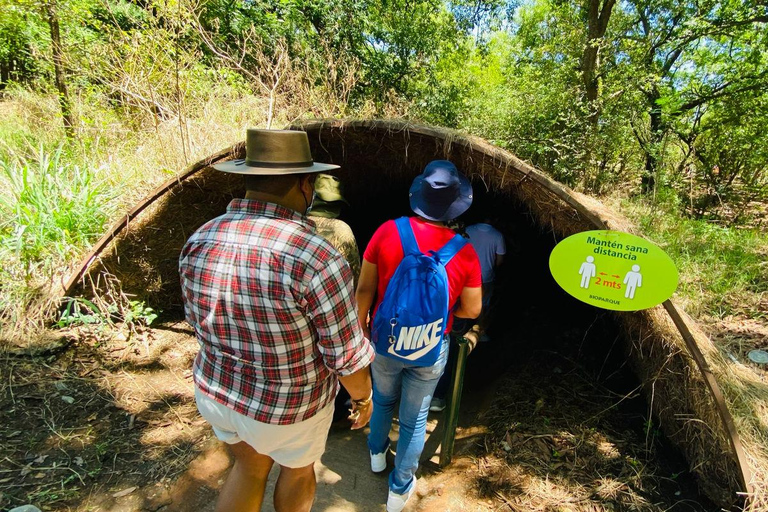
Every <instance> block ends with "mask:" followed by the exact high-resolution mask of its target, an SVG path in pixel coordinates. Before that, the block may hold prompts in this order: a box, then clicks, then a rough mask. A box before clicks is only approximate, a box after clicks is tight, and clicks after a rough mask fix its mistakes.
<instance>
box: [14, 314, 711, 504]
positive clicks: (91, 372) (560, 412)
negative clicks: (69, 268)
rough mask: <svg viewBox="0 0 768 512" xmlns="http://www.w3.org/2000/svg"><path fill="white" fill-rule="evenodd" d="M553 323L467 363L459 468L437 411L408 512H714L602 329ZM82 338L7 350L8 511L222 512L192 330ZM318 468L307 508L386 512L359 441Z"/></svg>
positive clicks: (504, 333)
mask: <svg viewBox="0 0 768 512" xmlns="http://www.w3.org/2000/svg"><path fill="white" fill-rule="evenodd" d="M534 304H535V303H534ZM551 306H552V310H555V311H564V310H565V309H564V308H561V307H559V306H558V305H557V304H551ZM505 307H506V309H505V310H510V311H511V310H513V307H512V306H511V305H505ZM550 311H551V310H544V309H541V308H537V307H535V306H522V307H521V306H518V307H517V308H516V309H515V318H516V319H518V320H517V322H516V324H515V325H514V328H513V329H499V330H498V331H497V332H495V333H494V331H493V330H491V334H492V336H493V337H494V340H493V341H492V342H491V343H489V344H481V345H480V346H479V347H478V349H477V350H476V351H475V352H474V353H473V354H472V355H471V356H470V359H469V362H468V367H467V374H466V379H465V383H464V384H465V387H464V396H463V399H462V402H461V409H460V417H459V425H458V430H457V441H456V449H455V453H454V462H453V464H452V465H451V466H449V467H448V468H446V469H445V470H442V471H441V470H439V469H438V468H437V454H438V453H439V452H438V450H439V440H440V439H441V438H442V435H441V423H440V416H441V415H439V414H431V417H430V422H429V425H428V430H429V433H430V437H429V438H428V440H427V445H426V448H425V453H424V458H425V459H426V460H425V461H424V462H423V463H422V466H421V469H420V472H419V474H418V476H419V483H418V490H417V494H416V495H415V496H414V498H412V500H413V502H412V504H410V505H409V507H408V509H407V511H408V510H410V511H416V510H423V511H428V512H443V511H485V510H512V511H520V512H522V511H526V512H545V511H546V512H598V511H619V510H637V511H644V512H655V511H658V510H670V511H676V510H680V511H686V512H687V511H707V510H713V509H712V508H711V506H710V505H711V504H707V503H706V502H705V501H701V500H700V496H698V495H697V493H696V489H695V482H693V481H692V479H691V477H690V474H688V473H687V468H686V467H685V464H684V461H682V462H681V461H671V462H670V461H664V460H662V459H663V458H664V455H666V452H667V451H668V447H667V446H666V445H664V444H663V442H662V439H661V435H660V433H659V432H658V431H657V429H656V427H655V425H654V424H653V423H652V421H651V420H649V419H648V418H647V417H646V415H647V406H646V405H644V401H643V400H642V398H640V397H639V395H638V392H637V389H636V383H632V382H631V381H629V380H626V381H625V380H624V379H625V377H623V376H622V375H625V374H626V373H627V369H626V368H623V367H624V366H625V358H624V357H623V355H622V354H621V351H619V350H617V349H616V348H615V345H616V344H617V339H618V338H617V335H616V333H615V332H614V331H611V330H610V325H609V324H610V323H609V322H606V320H605V318H607V317H604V316H598V317H595V316H594V314H593V315H591V316H590V315H587V314H583V313H584V312H583V311H580V310H579V311H576V313H578V314H574V315H570V316H564V315H561V316H560V317H559V318H558V321H557V322H555V321H552V318H550V316H549V312H550ZM79 334H80V337H79V338H78V340H77V341H76V342H74V343H73V344H72V345H71V346H70V347H69V348H67V349H65V350H63V351H62V352H58V353H54V354H47V355H39V356H36V357H20V356H13V355H11V354H0V375H2V379H0V391H2V393H0V397H2V402H1V403H0V440H2V443H0V510H6V509H9V508H12V507H13V506H18V505H21V504H24V503H32V504H35V505H37V506H39V507H40V508H41V509H43V510H44V511H65V510H66V511H78V512H79V511H83V512H85V511H96V510H98V511H110V512H138V511H151V512H154V511H190V512H192V511H194V512H198V511H201V512H205V511H210V510H213V505H214V502H215V498H216V495H217V490H218V488H219V487H220V486H221V484H222V482H223V479H224V477H225V475H226V472H227V470H228V468H229V465H230V463H231V461H230V459H229V457H228V455H227V453H226V450H225V449H224V447H223V446H221V444H220V443H218V442H217V441H216V440H215V439H214V438H213V436H212V433H211V431H210V429H209V427H208V426H207V425H206V423H205V422H204V421H203V420H202V419H201V418H200V417H199V414H198V413H197V410H196V407H195V404H194V395H193V384H192V380H191V371H190V368H191V364H192V360H193V358H194V355H195V353H196V352H197V343H196V342H195V340H194V338H193V336H192V331H191V329H190V328H189V326H187V325H186V324H185V323H184V322H181V321H179V322H176V323H167V324H164V325H161V326H157V328H156V329H153V330H152V331H151V332H150V331H147V332H140V333H133V334H132V335H131V336H130V337H125V336H111V337H107V338H105V337H104V335H105V333H103V332H99V331H98V328H94V330H93V332H91V333H90V334H89V333H88V332H87V331H86V332H80V333H79ZM613 381H615V382H613ZM630 403H634V404H635V405H633V406H631V407H625V406H627V405H629V404H630ZM390 468H391V461H390ZM317 471H318V488H317V501H316V505H315V507H314V509H313V510H315V511H360V512H364V511H368V510H370V511H382V510H384V503H385V500H386V494H387V482H386V473H385V474H380V475H375V474H372V473H371V471H370V469H369V460H368V455H367V449H366V446H365V432H360V431H358V432H352V431H350V430H349V428H348V426H347V425H345V424H343V423H336V424H334V426H333V427H332V430H331V432H330V435H329V440H328V447H327V452H326V454H325V455H324V456H323V458H322V461H321V464H319V465H318V467H317ZM272 478H274V475H273V477H272ZM272 487H273V485H272V484H270V486H269V488H270V489H271V488H272ZM264 510H266V511H268V510H272V507H271V496H268V497H267V499H266V500H265V507H264Z"/></svg>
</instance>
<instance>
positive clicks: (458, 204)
mask: <svg viewBox="0 0 768 512" xmlns="http://www.w3.org/2000/svg"><path fill="white" fill-rule="evenodd" d="M408 196H409V197H410V201H411V210H413V211H414V213H416V214H417V215H420V216H422V217H424V218H426V219H429V220H436V221H440V222H445V221H449V220H453V219H455V218H456V217H458V216H459V215H461V214H462V213H464V212H465V211H467V209H468V208H469V207H470V205H471V204H472V184H471V183H469V180H468V179H467V177H466V176H464V175H463V174H461V173H460V172H459V170H458V169H456V166H455V165H453V163H451V162H449V161H448V160H432V161H431V162H429V163H428V164H427V166H426V167H425V168H424V172H422V173H421V174H419V175H418V176H416V178H414V180H413V184H412V185H411V190H410V191H409V194H408Z"/></svg>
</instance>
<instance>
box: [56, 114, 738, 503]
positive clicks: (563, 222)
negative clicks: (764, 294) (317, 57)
mask: <svg viewBox="0 0 768 512" xmlns="http://www.w3.org/2000/svg"><path fill="white" fill-rule="evenodd" d="M301 127H302V128H303V129H305V130H306V131H307V132H308V134H309V137H310V143H311V145H312V151H313V156H314V158H315V159H316V160H317V161H323V162H333V163H339V164H341V166H342V168H341V169H340V171H339V173H338V175H339V177H340V178H341V180H342V182H343V183H344V186H345V196H346V198H347V200H348V201H349V203H350V208H349V210H348V211H347V212H346V215H345V216H344V220H346V221H347V222H348V223H349V224H350V226H351V227H352V229H353V231H354V232H355V235H356V237H357V241H358V244H359V246H360V248H361V251H362V250H363V249H364V248H365V246H366V244H367V242H368V240H369V239H370V237H371V235H372V234H373V232H374V230H375V229H376V228H377V227H378V226H379V225H380V224H381V223H382V222H384V221H386V220H388V219H391V218H394V217H397V216H401V215H405V214H408V213H409V212H410V210H409V207H408V196H407V190H408V187H409V185H410V182H411V180H412V179H413V177H414V176H415V175H417V174H418V173H419V172H421V170H422V169H423V167H424V165H425V164H426V163H427V162H429V161H430V160H433V159H436V158H447V159H450V160H452V161H454V162H455V163H456V164H457V166H458V167H459V168H460V169H462V170H463V171H464V172H465V173H466V174H467V175H468V176H469V177H470V178H471V179H472V182H473V187H474V191H475V198H474V206H473V208H472V209H470V211H469V212H468V213H467V214H466V215H465V217H466V219H465V220H466V221H467V222H468V223H471V222H472V221H473V220H477V219H476V217H477V216H478V215H480V214H481V210H482V211H483V212H489V213H490V215H491V216H492V217H493V218H494V219H495V220H494V222H495V224H496V226H497V227H498V228H499V229H500V230H501V231H502V232H503V233H504V234H505V237H506V238H507V241H508V249H509V251H508V253H509V256H508V257H507V259H506V262H505V264H504V266H503V267H502V269H501V270H500V274H499V278H498V287H497V291H496V297H497V299H496V301H495V302H496V305H495V316H494V321H493V323H492V324H491V327H490V329H489V332H490V334H491V337H492V341H491V342H489V343H485V344H481V345H480V346H479V347H478V349H477V350H476V351H475V353H473V354H472V355H471V357H470V361H469V364H468V369H467V376H466V381H465V399H464V400H463V402H462V408H463V411H462V413H463V414H462V419H461V422H460V427H469V425H468V424H467V422H474V421H481V422H483V423H485V424H486V425H487V426H488V429H489V437H488V439H490V440H491V441H486V444H488V442H490V443H491V445H489V446H486V448H487V450H489V451H493V450H494V449H496V452H497V453H498V454H499V456H500V457H498V458H497V459H498V460H500V461H503V460H504V459H505V458H507V459H508V461H509V460H518V461H523V462H524V464H523V467H530V466H535V465H536V464H539V465H540V466H541V467H542V468H544V473H545V474H548V472H549V471H552V472H553V475H554V476H557V473H558V471H560V472H561V473H562V472H563V471H565V472H570V473H569V476H566V477H563V478H564V480H574V481H575V482H576V483H577V484H578V485H582V486H583V487H584V488H585V489H587V490H588V491H589V492H591V493H592V494H595V495H597V496H602V494H601V493H607V494H606V496H608V497H607V498H606V500H607V501H610V500H611V499H613V498H611V493H616V494H617V495H618V494H621V493H622V492H624V493H625V494H632V493H630V492H629V491H627V490H626V487H622V482H614V481H612V482H607V481H606V482H597V483H596V484H595V486H594V488H590V487H589V486H588V485H585V484H584V482H586V481H587V480H590V479H591V481H598V480H600V478H598V477H597V475H601V474H604V473H605V472H608V473H609V475H610V473H611V472H616V474H614V475H612V476H614V477H617V478H618V477H620V476H621V473H622V472H626V471H627V466H626V464H624V463H621V461H624V462H627V461H629V464H630V466H632V465H633V464H636V468H637V469H638V470H640V469H642V464H643V462H642V460H641V459H643V458H645V459H647V460H657V459H658V460H659V464H658V466H659V467H660V468H662V469H661V471H662V472H664V471H667V472H668V473H669V474H668V475H659V478H658V479H657V480H658V482H657V483H658V485H655V484H654V485H653V486H652V487H654V489H655V490H652V489H648V488H647V487H644V486H643V485H639V484H638V485H637V486H636V487H637V489H636V491H637V492H635V493H634V494H632V496H635V497H637V496H639V497H640V498H637V499H641V498H642V499H648V500H651V502H653V499H656V500H657V501H658V500H661V501H662V502H665V503H667V505H668V506H670V505H673V504H674V503H675V502H676V501H679V499H678V498H677V497H676V496H678V497H679V496H684V497H685V498H692V499H694V500H695V501H702V502H703V501H704V500H703V498H700V497H698V496H696V494H697V493H696V491H695V489H694V487H695V486H694V485H693V484H692V483H691V481H685V474H687V473H688V472H687V471H686V468H694V469H693V470H692V474H693V475H695V478H696V482H697V483H698V485H699V487H700V489H701V490H702V491H703V493H704V494H706V495H707V496H708V497H709V498H710V499H712V500H714V501H715V502H716V503H717V504H718V505H719V506H724V507H730V506H732V505H733V504H734V503H736V502H737V499H736V492H737V491H739V490H741V486H740V484H739V478H738V467H737V464H736V462H735V461H734V458H733V455H732V454H731V453H730V449H729V447H728V443H727V441H726V439H725V435H724V434H723V433H722V432H721V431H720V429H719V428H718V426H717V424H718V421H719V420H718V416H717V412H716V411H715V410H714V409H715V407H714V404H713V403H712V400H711V399H710V398H709V397H708V396H707V394H706V390H705V388H704V386H703V385H702V381H701V378H700V377H697V375H696V373H695V372H694V371H691V369H690V367H691V361H690V360H689V359H688V358H686V357H685V355H684V354H683V353H682V351H681V350H680V347H679V344H678V345H675V344H674V343H672V342H670V338H671V335H670V334H669V328H668V327H666V326H664V325H661V324H662V322H659V321H658V319H657V318H656V317H655V316H654V315H652V314H649V313H634V314H631V313H630V314H622V315H615V314H610V313H608V312H602V311H600V310H597V309H595V308H592V307H589V306H586V305H584V304H582V303H580V302H578V301H576V300H575V299H571V298H570V297H568V296H567V295H566V294H565V293H564V292H562V291H561V290H560V289H559V288H558V287H557V285H556V284H555V283H554V281H553V280H552V278H551V277H550V274H549V271H548V268H547V261H548V255H549V252H550V251H551V249H552V247H554V245H555V243H556V242H557V241H558V240H559V239H561V238H562V237H563V236H567V235H568V234H571V233H573V232H578V231H583V230H586V229H595V228H594V226H595V224H596V222H597V221H602V222H603V223H606V224H609V225H610V227H611V228H612V229H628V227H626V225H625V224H624V223H623V221H621V219H618V218H616V217H615V216H613V215H612V214H611V213H610V212H608V211H606V210H605V209H603V208H601V207H600V206H599V205H597V204H596V203H594V202H592V201H590V200H589V199H588V198H584V197H578V196H575V195H570V194H568V195H566V196H564V195H563V194H556V193H553V191H558V190H562V188H561V187H559V186H558V185H557V184H554V183H553V182H551V180H548V179H547V178H545V177H543V175H541V174H540V173H538V172H536V171H535V170H533V169H531V168H530V167H529V166H527V165H525V164H524V163H522V162H520V161H519V160H517V159H516V158H514V157H513V156H512V155H509V153H506V152H504V151H502V150H499V149H498V148H494V147H493V146H490V145H488V144H487V143H484V142H483V141H480V140H477V139H470V138H465V137H461V136H457V135H456V134H453V133H452V132H448V131H445V130H438V129H432V128H427V127H414V126H410V125H405V124H402V123H393V122H357V123H347V124H344V123H340V122H331V123H308V124H305V125H303V126H301ZM242 153H243V147H242V145H236V146H234V147H233V148H231V149H229V150H226V151H223V152H221V153H219V154H217V155H214V156H212V157H211V158H209V159H207V160H206V161H203V162H199V163H198V164H196V165H195V166H193V167H192V168H190V169H189V170H188V172H187V173H185V174H184V175H183V176H181V177H179V178H178V180H177V182H175V183H169V184H167V186H166V187H165V188H164V189H161V190H160V191H158V192H157V193H156V194H155V198H156V199H157V200H156V201H153V202H148V203H147V204H146V205H140V206H139V207H137V208H136V209H135V210H134V211H133V212H132V214H131V216H130V218H131V220H130V222H127V221H126V222H124V223H123V224H122V227H123V229H121V230H118V231H116V232H115V236H114V237H109V236H108V237H105V238H104V239H103V240H102V242H101V243H100V244H99V245H97V246H96V248H95V249H94V252H93V253H92V255H90V256H89V257H88V258H86V261H84V264H83V267H82V272H78V273H76V275H75V276H74V278H73V280H72V281H71V282H70V283H69V285H68V286H67V291H66V293H65V294H66V295H68V296H76V295H91V294H92V291H93V290H94V289H95V290H99V291H100V292H101V293H106V294H115V293H118V292H119V291H121V292H122V293H126V294H130V295H133V296H135V297H136V298H138V299H139V300H144V301H145V302H146V303H147V304H148V305H150V306H152V307H154V308H156V309H160V310H163V312H164V314H165V315H166V316H168V317H177V318H178V316H179V315H180V314H181V302H180V293H179V285H178V274H177V270H176V266H177V260H178V254H179V252H180V250H181V247H182V245H183V244H184V242H185V241H186V238H187V237H188V236H189V234H191V232H192V231H194V230H195V229H196V228H197V227H198V226H199V225H201V224H202V223H203V222H205V221H206V220H208V219H210V218H213V217H214V216H216V215H219V214H220V213H222V212H223V211H224V209H225V207H226V204H227V203H228V202H229V200H230V199H231V198H232V197H237V196H241V195H242V193H243V189H242V183H241V181H240V178H239V176H233V175H227V174H224V173H218V172H216V171H214V170H213V169H212V168H210V167H209V164H210V163H212V162H214V161H218V160H222V159H229V158H233V157H239V156H242ZM574 201H578V202H579V203H580V204H578V205H575V204H574ZM584 205H587V206H586V207H584ZM577 206H580V207H577ZM94 262H95V263H94ZM86 268H87V271H86ZM683 350H684V349H683ZM630 368H631V369H632V370H633V371H630ZM660 368H665V369H666V371H665V376H664V377H661V376H660V375H661V372H660V371H659V369H660ZM639 382H644V384H645V390H646V392H647V391H648V389H649V387H651V386H652V388H653V393H654V395H653V396H654V401H653V405H652V407H653V415H652V414H651V413H650V411H649V405H648V404H647V403H646V402H645V401H644V400H643V399H642V398H640V396H639V390H640V388H641V386H640V384H639ZM496 388H498V389H496ZM494 397H495V398H494ZM483 401H485V403H484V404H481V402H483ZM486 409H487V410H486ZM481 410H486V411H485V414H484V415H483V416H482V417H481V418H480V419H479V420H478V419H477V418H475V416H474V415H473V414H472V413H473V412H477V411H481ZM681 415H684V417H685V418H686V419H691V418H694V419H695V418H699V419H701V421H685V422H681V421H680V420H679V417H681ZM462 422H463V423H462ZM707 424H709V426H707ZM573 425H585V426H584V428H583V429H575V430H574V429H571V430H569V428H570V427H571V426H573ZM659 425H660V426H661V428H662V429H663V430H664V431H665V432H666V433H667V434H668V438H664V439H662V437H663V436H661V435H660V432H659V428H658V427H659ZM702 425H703V426H702ZM602 426H605V428H606V429H607V430H606V431H610V432H611V434H610V435H608V436H607V437H606V436H603V437H601V436H600V435H598V434H599V432H597V431H598V430H599V429H600V428H602ZM590 429H591V430H590ZM578 436H581V438H579V439H576V437H578ZM532 441H533V442H532ZM614 441H615V442H614ZM670 441H671V444H669V442H670ZM494 443H495V444H494ZM606 443H607V444H606ZM638 445H639V446H638ZM672 445H674V446H676V447H678V448H679V449H680V452H681V453H682V455H681V456H680V457H684V458H685V460H683V459H682V458H680V459H676V458H675V457H674V456H673V457H671V458H670V459H669V460H667V459H666V458H664V457H661V455H663V454H666V453H671V452H673V451H675V450H671V449H670V448H669V446H672ZM621 446H631V447H632V448H631V449H630V450H629V451H625V450H622V449H621ZM463 447H464V448H466V443H465V444H464V445H462V444H461V443H460V442H457V450H458V451H461V450H462V449H464V448H463ZM584 447H586V448H587V449H588V452H589V453H590V454H593V455H594V457H593V459H594V460H592V462H590V463H589V464H586V466H585V465H583V464H582V465H578V464H576V465H574V464H573V461H574V460H578V459H580V458H581V457H582V456H583V455H584V453H585V452H584ZM635 448H637V449H635ZM499 449H500V450H501V451H499ZM601 450H603V451H605V452H606V453H602V452H601ZM643 451H644V455H643V454H641V453H640V452H643ZM595 454H596V455H595ZM587 458H589V457H587ZM662 458H663V459H664V460H661V459H662ZM595 461H597V462H595ZM633 461H634V462H633ZM510 468H511V466H509V465H507V469H506V471H501V472H500V473H498V474H497V473H495V472H494V471H492V468H491V469H489V472H488V473H487V474H486V475H485V476H482V477H479V480H478V487H479V488H480V489H481V490H482V489H486V491H487V492H488V493H491V494H493V493H499V492H501V491H499V488H500V487H499V486H501V488H502V490H506V491H505V492H503V493H502V495H503V496H508V495H512V496H514V495H520V494H521V493H522V494H526V493H527V495H530V494H531V492H532V491H531V490H530V489H527V490H526V489H524V488H523V487H524V486H523V484H522V482H531V481H532V480H536V479H535V478H533V476H532V474H530V473H526V472H525V471H522V470H519V468H518V469H514V470H513V469H510ZM563 468H564V469H563ZM574 468H576V469H574ZM672 468H674V469H672ZM561 470H562V471H561ZM576 470H578V471H577V472H578V473H579V474H580V475H586V476H584V477H583V478H581V477H579V478H581V480H580V479H579V478H576V477H574V476H573V474H574V471H576ZM510 471H511V472H512V473H514V474H516V475H517V476H516V477H515V478H511V479H510V477H509V473H510ZM516 472H517V473H516ZM518 473H519V474H518ZM518 477H519V478H518ZM488 478H490V479H491V480H493V481H494V482H496V484H494V485H490V486H489V484H488V481H487V479H488ZM553 478H554V477H553ZM665 479H666V480H670V479H671V480H672V481H673V482H674V485H666V484H665V483H664V482H666V480H665ZM608 480H610V478H609V479H608ZM659 482H661V483H659ZM624 483H626V482H624ZM601 486H602V487H601ZM611 486H613V487H611ZM630 487H631V485H630ZM590 489H591V490H590ZM622 489H623V490H622ZM554 491H557V489H555V490H554ZM665 493H666V494H669V496H666V494H665ZM677 493H679V494H677ZM494 495H495V494H494ZM497 497H498V496H497ZM505 499H507V498H505ZM633 499H635V498H634V497H633ZM618 503H619V502H617V504H618ZM624 505H627V503H624ZM617 506H619V507H621V506H622V505H617ZM703 507H704V508H700V510H706V509H707V508H706V507H707V505H703ZM664 508H667V507H664ZM694 510H696V508H694Z"/></svg>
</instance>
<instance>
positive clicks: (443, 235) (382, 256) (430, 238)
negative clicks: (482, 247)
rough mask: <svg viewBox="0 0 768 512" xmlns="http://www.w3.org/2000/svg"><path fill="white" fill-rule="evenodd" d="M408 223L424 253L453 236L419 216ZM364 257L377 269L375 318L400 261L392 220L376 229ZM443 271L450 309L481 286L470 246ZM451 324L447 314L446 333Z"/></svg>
mask: <svg viewBox="0 0 768 512" xmlns="http://www.w3.org/2000/svg"><path fill="white" fill-rule="evenodd" d="M410 221H411V228H412V229H413V234H414V235H415V236H416V243H417V244H418V245H419V250H420V251H421V252H423V253H426V252H427V251H437V250H440V249H441V248H442V247H443V246H444V245H445V244H446V243H447V242H448V240H450V239H451V238H453V236H454V235H455V234H456V233H455V232H454V231H453V230H452V229H449V228H446V227H442V226H436V225H435V224H431V223H429V222H426V221H425V220H423V219H421V218H419V217H411V218H410ZM363 258H365V260H366V261H368V262H369V263H373V264H374V265H376V267H377V270H378V275H379V283H378V287H377V289H376V304H375V306H374V309H373V311H374V315H375V314H376V310H377V309H378V308H379V304H381V301H382V300H383V299H384V292H385V291H386V290H387V285H388V284H389V280H390V279H391V278H392V276H393V275H394V274H395V270H396V269H397V266H398V265H399V264H400V261H401V260H402V259H403V244H402V243H401V242H400V234H399V233H398V231H397V226H396V225H395V221H394V220H388V221H387V222H385V223H384V224H382V225H381V226H380V227H379V229H377V230H376V232H375V233H374V234H373V237H372V238H371V241H370V242H368V247H366V249H365V253H364V254H363ZM445 271H446V273H447V274H448V301H449V307H450V308H451V309H453V306H454V305H455V304H456V301H457V300H458V298H459V296H460V295H461V291H462V290H463V289H464V288H466V287H469V288H479V287H481V286H482V285H483V277H482V272H481V270H480V260H479V259H478V258H477V253H476V252H475V249H474V248H473V247H472V245H471V244H467V245H465V246H464V248H462V249H461V250H460V251H459V252H458V254H456V256H454V257H453V259H451V261H449V262H448V265H446V267H445ZM452 325H453V313H451V314H450V315H449V318H448V324H447V326H446V329H445V332H448V331H450V330H451V326H452Z"/></svg>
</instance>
